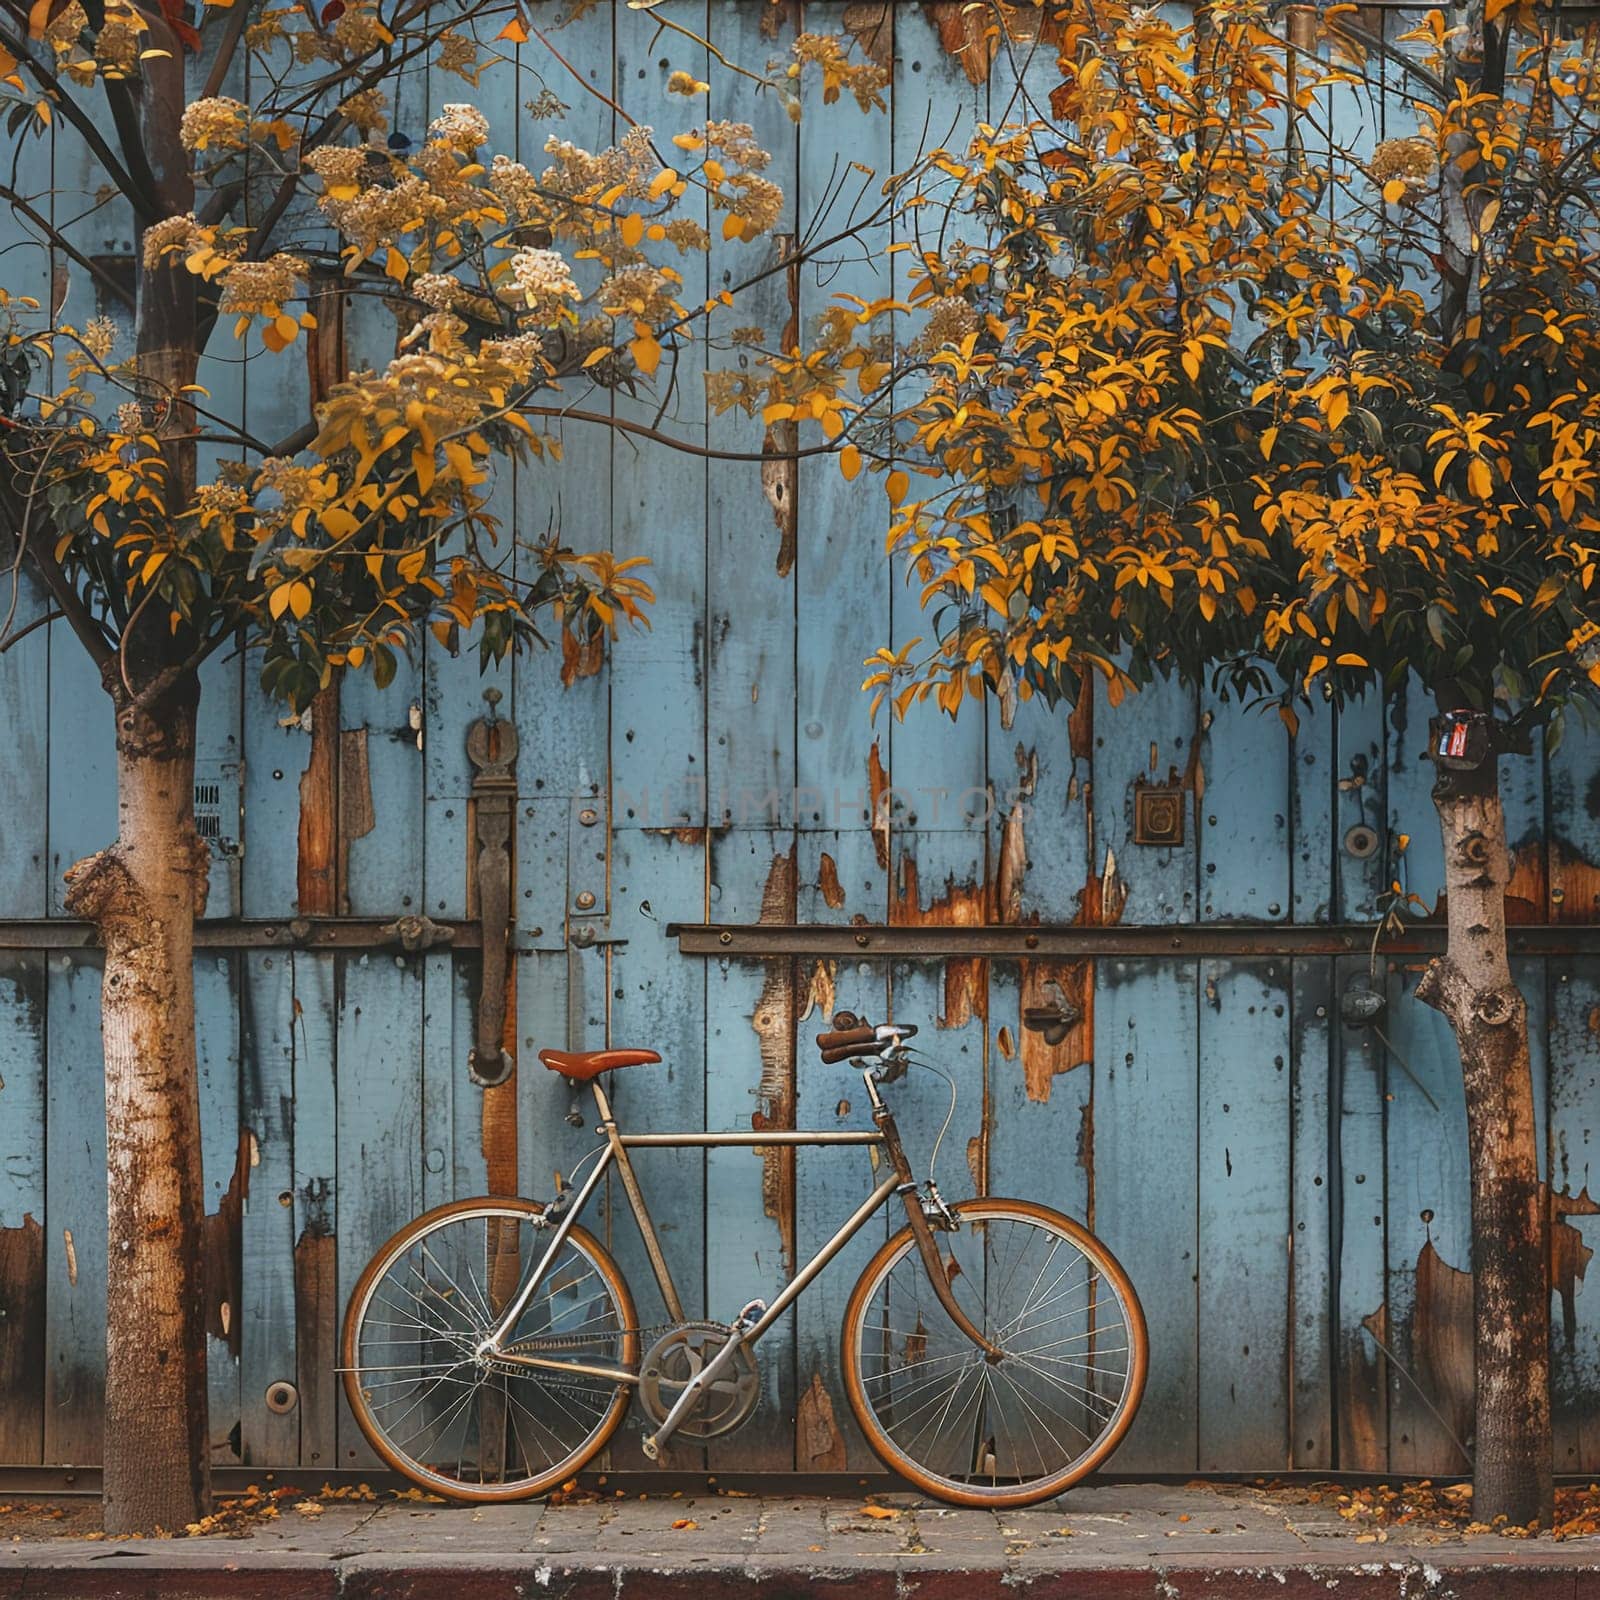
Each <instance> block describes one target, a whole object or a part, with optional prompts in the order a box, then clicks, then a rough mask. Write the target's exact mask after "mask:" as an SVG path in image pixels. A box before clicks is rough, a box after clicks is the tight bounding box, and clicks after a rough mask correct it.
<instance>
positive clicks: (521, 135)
mask: <svg viewBox="0 0 1600 1600" xmlns="http://www.w3.org/2000/svg"><path fill="white" fill-rule="evenodd" d="M578 9H579V10H580V14H579V15H577V16H575V17H573V18H572V20H571V21H569V22H567V23H565V25H564V26H563V27H562V28H561V31H560V34H559V35H558V36H557V37H556V39H555V45H556V48H557V49H558V50H560V52H561V54H562V55H563V56H564V57H565V58H566V59H567V60H568V61H569V62H571V63H572V65H573V67H574V68H575V69H576V70H577V71H578V72H579V73H580V74H581V75H582V77H583V79H584V82H585V83H586V84H587V85H588V86H589V87H590V88H591V89H593V90H594V91H595V92H594V93H589V92H587V91H586V90H585V89H583V88H580V87H579V85H578V84H576V83H575V82H573V80H572V79H571V78H569V77H566V76H565V75H564V74H563V73H562V72H561V69H560V68H559V67H557V66H556V65H555V64H554V63H553V61H552V59H551V58H550V57H549V56H548V55H547V54H546V53H545V52H544V50H543V47H542V46H538V45H537V44H530V45H525V46H523V47H521V52H520V54H521V60H522V66H523V70H524V72H526V70H527V68H528V67H530V66H531V67H533V69H534V70H535V71H538V72H541V73H545V74H548V75H549V77H548V79H547V81H549V82H550V83H551V86H552V87H553V88H554V89H555V91H556V93H558V94H559V96H560V98H561V99H562V100H564V101H567V102H568V107H567V110H566V111H565V112H563V113H562V114H561V116H560V117H559V118H558V119H541V118H537V117H534V116H532V115H530V114H529V113H528V111H527V110H526V108H524V109H523V110H522V111H521V112H520V114H518V115H517V116H516V118H515V125H516V154H517V157H518V159H519V160H521V161H523V162H525V163H526V164H527V165H528V166H529V167H530V168H532V170H533V171H535V172H538V171H540V170H541V169H542V167H543V165H544V163H545V157H544V156H543V154H542V150H543V146H544V142H545V140H546V139H547V138H550V137H555V138H561V139H568V140H571V141H572V142H573V143H574V144H577V145H579V146H581V147H582V148H583V149H585V150H602V149H604V148H605V147H606V146H607V145H609V144H610V143H611V142H612V140H613V138H614V137H615V132H616V129H615V114H614V113H613V111H612V109H611V105H610V102H611V101H612V100H613V99H614V98H615V95H616V90H617V85H616V82H615V74H614V65H615V64H614V61H613V55H612V34H613V28H612V13H613V10H614V9H615V8H613V7H612V6H609V5H605V6H591V7H588V8H578ZM496 48H497V49H501V50H503V49H504V48H505V46H504V44H503V43H502V44H500V45H498V46H497V47H496ZM558 79H559V82H558V81H557V80H558ZM573 275H574V277H575V278H576V280H577V281H578V283H579V284H580V286H582V287H583V288H584V289H585V290H586V291H589V290H592V289H593V288H594V287H595V286H596V285H597V284H598V283H599V282H600V280H601V278H602V277H603V276H604V268H603V267H602V265H601V264H600V263H599V262H585V261H578V262H574V263H573ZM555 398H556V403H558V404H563V405H571V406H573V407H574V408H576V409H579V410H582V411H587V412H592V413H598V414H602V415H606V416H609V415H610V413H611V407H612V399H611V393H610V391H609V390H605V389H600V388H597V387H595V386H593V385H591V384H588V383H587V382H584V381H581V380H573V381H571V382H569V384H568V385H567V387H566V388H565V389H564V390H563V392H562V394H561V395H560V396H558V397H555ZM534 421H535V425H536V426H542V427H545V428H548V429H549V430H550V438H551V439H552V440H553V441H554V443H555V444H556V445H557V446H558V447H559V450H560V455H561V459H560V460H559V461H557V460H555V459H554V457H553V456H552V455H550V454H549V453H546V454H543V455H541V456H540V457H539V458H538V459H536V460H534V461H533V462H531V463H528V464H524V465H522V466H519V467H518V469H517V473H516V484H515V493H516V527H517V535H518V540H519V548H518V552H517V561H518V574H519V576H520V577H522V578H524V579H530V578H531V577H532V576H533V575H534V571H535V570H536V564H537V561H538V559H539V556H538V551H537V546H538V545H539V544H540V543H541V542H542V541H544V540H546V539H549V538H556V539H557V540H558V542H559V543H561V544H564V545H566V546H567V547H568V548H569V549H573V550H606V549H609V548H610V545H611V521H612V513H611V506H612V494H611V455H612V436H611V430H610V429H609V428H607V427H604V426H601V425H598V424H596V423H592V422H582V421H571V422H561V421H550V420H544V419H534ZM564 671H566V672H569V673H570V675H571V682H570V683H568V684H565V685H564V684H563V682H562V677H563V673H564ZM513 673H514V677H515V680H516V697H515V698H516V707H515V715H516V717H517V727H518V731H519V733H520V734H521V737H522V750H523V755H522V757H521V759H520V761H519V764H518V774H519V787H520V790H521V793H522V795H523V797H524V798H528V797H535V798H540V797H556V796H561V797H564V796H569V795H576V794H582V795H584V796H585V797H592V796H594V795H596V794H600V793H603V792H604V788H605V781H606V767H607V762H608V754H607V736H608V724H609V699H608V693H607V691H608V686H609V676H608V672H607V669H606V667H605V666H604V665H603V662H602V660H601V658H600V656H599V654H598V653H595V654H591V655H588V656H581V655H578V654H574V655H572V656H571V657H568V656H566V654H565V653H564V652H563V650H562V649H561V648H560V641H559V640H558V639H556V640H553V647H552V648H550V649H545V650H540V649H537V648H536V649H534V650H532V651H530V652H529V653H527V654H525V655H523V656H522V657H520V658H519V659H518V660H517V661H516V662H515V663H514V666H513ZM535 920H536V921H538V920H539V919H537V918H536V919H535ZM544 925H545V926H546V927H547V928H548V927H549V924H548V923H545V924H544ZM559 947H560V941H559V939H558V940H557V942H556V943H555V944H553V945H551V946H550V948H559Z"/></svg>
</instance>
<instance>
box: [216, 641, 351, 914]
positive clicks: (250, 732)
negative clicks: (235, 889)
mask: <svg viewBox="0 0 1600 1600" xmlns="http://www.w3.org/2000/svg"><path fill="white" fill-rule="evenodd" d="M259 666H260V661H259V658H257V657H255V656H251V657H249V658H248V659H247V661H246V671H245V679H244V688H243V694H242V700H243V728H244V731H243V736H242V740H241V742H242V746H243V749H244V774H243V797H244V818H245V821H244V832H245V838H244V854H243V857H242V859H241V861H240V891H239V893H240V909H241V910H242V912H243V914H244V915H245V916H248V917H277V916H288V915H291V914H293V913H294V912H296V911H304V912H306V913H311V912H322V911H324V910H325V912H327V913H331V912H332V911H333V910H335V909H336V907H335V904H334V901H333V896H332V893H331V865H332V864H331V855H332V849H333V832H332V824H333V817H332V814H331V813H332V812H333V809H334V804H335V794H336V790H335V789H334V786H333V783H332V778H333V775H334V767H335V757H336V756H337V752H338V732H339V730H338V728H337V726H336V725H333V726H330V727H329V728H328V730H327V731H326V732H325V734H324V736H323V740H322V742H321V745H320V746H319V749H321V750H322V751H323V752H324V753H323V762H324V763H325V766H326V772H327V780H326V781H325V782H324V783H322V784H319V783H318V781H317V780H318V775H319V774H318V768H317V767H315V766H313V764H312V752H313V744H314V738H315V736H314V734H309V733H308V732H307V728H306V726H305V725H304V724H303V723H302V722H300V721H296V720H294V719H293V718H291V717H290V715H289V712H288V711H287V709H286V708H285V707H283V706H282V705H281V704H280V703H279V702H277V701H275V700H272V699H270V698H269V697H268V696H267V695H266V694H265V693H264V692H263V691H262V689H261V686H260V683H259V682H258V681H257V670H258V668H259ZM319 710H321V711H323V712H324V713H325V714H330V715H329V721H330V723H331V724H336V723H337V718H338V705H337V701H336V700H333V699H329V698H326V697H325V698H323V699H321V700H319V701H318V702H317V706H316V707H314V708H313V709H312V710H311V711H310V712H309V713H308V714H307V716H306V718H305V724H309V723H314V721H315V718H316V716H317V712H318V711H319ZM308 766H311V767H312V771H311V773H310V775H309V777H308V776H307V768H308ZM324 790H325V794H324V793H323V791H324ZM308 797H315V798H310V799H309V801H308ZM308 803H309V804H310V805H311V806H312V808H313V812H312V814H313V816H317V817H321V818H323V819H325V822H326V833H325V838H326V847H327V851H328V854H329V856H330V863H329V874H328V877H329V884H330V892H329V895H328V899H327V902H326V906H325V908H324V906H323V905H320V904H319V903H318V902H317V901H316V900H315V898H314V897H310V898H309V900H308V903H307V904H306V905H304V906H302V905H301V903H300V901H301V893H300V884H299V881H298V879H299V874H298V870H297V869H298V868H299V866H300V864H301V861H302V857H303V855H304V854H305V850H304V847H303V846H302V843H301V818H302V807H303V806H305V805H306V804H308ZM319 807H320V809H319ZM306 865H307V866H309V865H310V861H309V860H307V862H306Z"/></svg>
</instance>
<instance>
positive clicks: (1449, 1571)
mask: <svg viewBox="0 0 1600 1600" xmlns="http://www.w3.org/2000/svg"><path fill="white" fill-rule="evenodd" d="M137 1559H139V1560H140V1565H139V1566H137V1567H130V1566H129V1565H127V1564H126V1559H124V1560H116V1559H113V1560H110V1561H106V1560H93V1561H86V1560H82V1559H70V1560H61V1561H55V1562H52V1561H49V1560H46V1561H43V1562H38V1563H34V1564H30V1565H27V1566H21V1565H19V1566H15V1567H12V1568H10V1569H9V1570H7V1571H4V1572H0V1600H545V1597H548V1600H752V1597H753V1596H757V1595H758V1596H759V1597H760V1600H1189V1597H1191V1596H1193V1597H1205V1600H1268V1597H1271V1600H1313V1597H1315V1600H1584V1597H1585V1596H1586V1595H1587V1594H1588V1593H1590V1592H1592V1591H1593V1588H1594V1586H1595V1584H1596V1576H1595V1575H1596V1572H1597V1567H1596V1566H1595V1565H1589V1564H1585V1565H1582V1566H1579V1565H1576V1564H1574V1565H1561V1566H1551V1565H1540V1566H1535V1565H1523V1564H1521V1563H1514V1562H1510V1561H1506V1562H1493V1563H1488V1562H1481V1561H1480V1562H1473V1563H1465V1562H1463V1563H1460V1564H1448V1563H1441V1564H1434V1563H1431V1562H1421V1561H1388V1562H1376V1561H1374V1562H1367V1563H1362V1564H1360V1565H1351V1566H1340V1565H1332V1564H1321V1563H1319V1564H1316V1565H1311V1564H1305V1565H1296V1564H1282V1563H1263V1564H1261V1565H1257V1566H1228V1565H1223V1564H1221V1563H1216V1564H1208V1565H1175V1566H1170V1567H1155V1566H1124V1567H1096V1566H1091V1565H1088V1564H1086V1563H1085V1564H1082V1565H1079V1564H1070V1565H1064V1566H1061V1567H1057V1568H1054V1569H1040V1570H1037V1571H1031V1570H1029V1569H1028V1568H1026V1567H1008V1568H994V1567H989V1568H982V1567H980V1568H975V1569H963V1570H956V1569H951V1568H939V1569H928V1568H919V1567H914V1566H908V1565H905V1564H902V1565H900V1566H897V1567H891V1566H861V1567H850V1568H848V1569H843V1570H841V1569H839V1568H838V1567H831V1568H830V1567H821V1568H814V1569H808V1568H805V1567H802V1566H798V1565H793V1564H789V1563H781V1564H780V1563H774V1562H770V1561H769V1562H750V1563H745V1564H741V1565H733V1564H719V1565H715V1566H713V1565H710V1564H706V1565H693V1566H688V1567H683V1566H661V1567H651V1566H648V1565H644V1564H630V1565H624V1564H602V1563H595V1564H593V1565H588V1564H584V1565H576V1564H572V1563H571V1562H570V1561H562V1560H560V1559H557V1560H551V1559H549V1558H542V1557H539V1556H523V1557H520V1558H516V1559H500V1560H494V1559H485V1558H483V1557H477V1556H466V1555H463V1556H458V1557H454V1558H451V1557H437V1558H424V1559H422V1560H415V1559H413V1560H410V1561H405V1562H401V1561H396V1560H394V1559H393V1558H392V1557H385V1556H370V1555H369V1556H350V1557H346V1558H344V1559H342V1560H335V1561H322V1562H318V1563H316V1564H315V1565H313V1564H310V1563H308V1562H305V1561H304V1560H295V1561H289V1562H281V1563H278V1562H273V1563H263V1562H262V1561H260V1559H259V1558H258V1559H256V1560H254V1561H244V1562H240V1563H238V1564H237V1566H236V1567H235V1568H234V1569H232V1570H230V1564H228V1563H225V1562H221V1561H218V1562H212V1563H208V1564H205V1565H201V1564H198V1563H197V1564H193V1565H191V1564H189V1563H182V1564H179V1563H171V1562H163V1563H160V1564H158V1563H157V1562H154V1561H151V1562H148V1564H146V1562H145V1561H144V1559H143V1558H137Z"/></svg>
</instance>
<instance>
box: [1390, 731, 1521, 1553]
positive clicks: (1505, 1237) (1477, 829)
mask: <svg viewBox="0 0 1600 1600" xmlns="http://www.w3.org/2000/svg"><path fill="white" fill-rule="evenodd" d="M1433 743H1434V746H1435V748H1436V747H1437V744H1438V740H1437V738H1435V740H1434V741H1433ZM1433 800H1434V805H1435V807H1436V808H1437V810H1438V813H1439V826H1440V830H1441V832H1442V834H1443V837H1444V859H1445V887H1446V891H1447V894H1448V897H1449V898H1448V907H1447V912H1448V921H1449V937H1448V943H1447V946H1446V954H1445V955H1444V956H1442V957H1440V958H1439V959H1437V960H1435V961H1433V962H1431V963H1430V964H1429V967H1428V970H1427V972H1426V973H1425V974H1424V975H1423V978H1422V980H1421V982H1420V983H1419V984H1418V985H1417V998H1418V999H1419V1000H1422V1001H1424V1002H1426V1003H1427V1004H1428V1005H1431V1006H1433V1007H1434V1008H1435V1009H1436V1010H1438V1011H1440V1012H1442V1013H1443V1014H1444V1016H1445V1017H1446V1018H1447V1019H1448V1021H1449V1023H1450V1026H1451V1028H1452V1029H1453V1030H1454V1032H1455V1036H1456V1041H1457V1044H1458V1045H1459V1047H1460V1051H1461V1071H1462V1077H1463V1079H1464V1081H1465V1085H1466V1101H1467V1142H1468V1148H1469V1152H1470V1162H1471V1167H1470V1170H1471V1183H1472V1311H1473V1344H1474V1350H1475V1354H1476V1367H1477V1378H1476V1413H1477V1417H1476V1427H1475V1434H1476V1443H1475V1448H1474V1455H1473V1476H1472V1482H1473V1501H1472V1504H1473V1515H1474V1517H1475V1518H1476V1520H1478V1521H1480V1522H1493V1521H1494V1519H1495V1518H1497V1517H1502V1516H1503V1517H1505V1518H1506V1519H1507V1520H1508V1521H1509V1522H1511V1523H1515V1524H1524V1525H1525V1524H1527V1523H1530V1522H1533V1521H1535V1520H1537V1521H1538V1522H1539V1523H1541V1524H1542V1525H1543V1526H1545V1527H1549V1526H1550V1521H1551V1513H1552V1509H1553V1490H1552V1484H1551V1471H1552V1463H1551V1437H1550V1296H1549V1288H1548V1283H1547V1276H1546V1270H1547V1261H1548V1236H1547V1231H1548V1221H1547V1218H1546V1215H1545V1207H1544V1205H1543V1203H1542V1201H1541V1196H1540V1190H1539V1146H1538V1141H1537V1139H1536V1137H1535V1128H1534V1113H1533V1073H1532V1069H1531V1066H1530V1063H1529V1059H1528V1008H1527V1004H1526V1002H1525V1001H1524V1000H1523V998H1522V995H1521V994H1520V993H1518V991H1517V988H1516V986H1515V984H1514V983H1513V982H1512V980H1511V967H1510V963H1509V962H1508V960H1507V957H1506V921H1505V890H1506V883H1507V880H1508V878H1509V876H1510V861H1509V856H1508V853H1507V850H1506V823H1505V812H1504V809H1503V808H1502V806H1501V802H1500V781H1499V774H1498V767H1497V760H1496V755H1495V753H1494V752H1493V751H1492V750H1491V751H1490V752H1489V754H1488V755H1487V757H1486V758H1485V759H1484V761H1483V763H1482V765H1481V766H1479V767H1477V768H1475V769H1473V770H1470V771H1461V770H1448V769H1446V768H1445V767H1443V766H1441V767H1440V769H1439V775H1438V781H1437V783H1436V784H1435V786H1434V791H1433Z"/></svg>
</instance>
